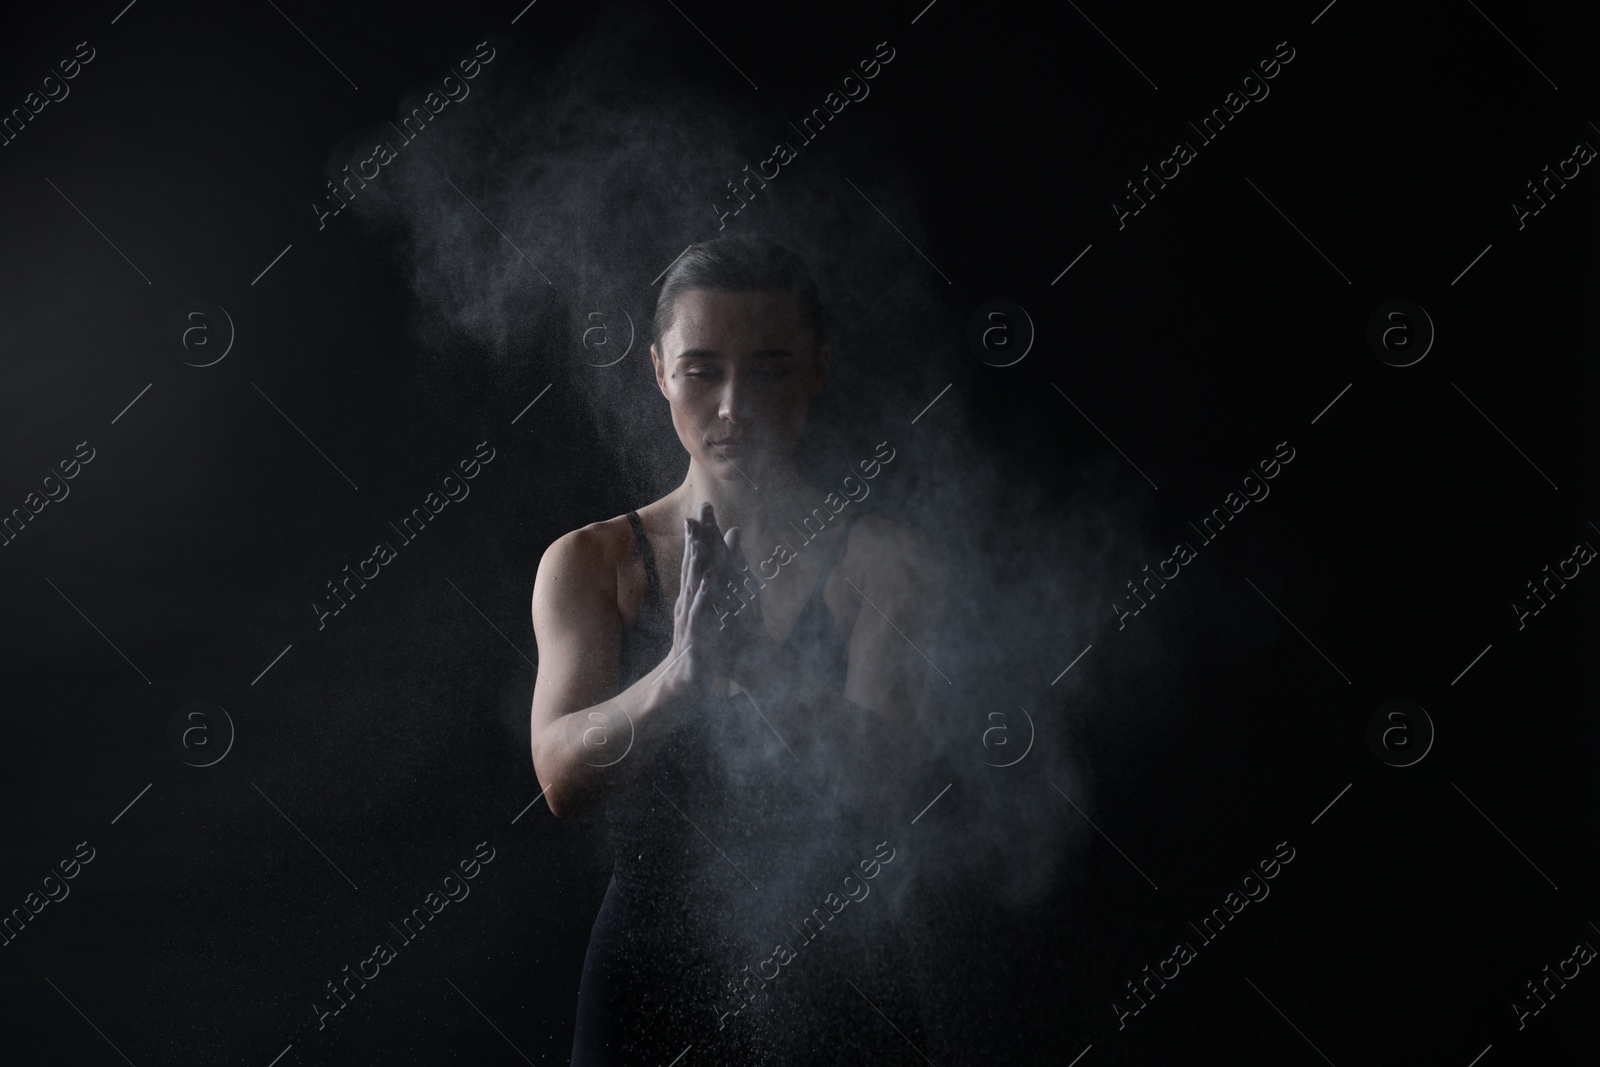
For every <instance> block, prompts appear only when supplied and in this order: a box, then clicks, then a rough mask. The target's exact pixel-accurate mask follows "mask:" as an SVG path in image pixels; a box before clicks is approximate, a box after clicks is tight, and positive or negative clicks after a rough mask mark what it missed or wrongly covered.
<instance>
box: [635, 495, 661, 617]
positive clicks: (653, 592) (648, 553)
mask: <svg viewBox="0 0 1600 1067" xmlns="http://www.w3.org/2000/svg"><path fill="white" fill-rule="evenodd" d="M628 524H629V525H630V526H632V527H633V546H634V548H636V549H638V551H639V558H640V559H642V560H644V573H645V575H646V576H647V577H648V578H649V579H650V599H652V600H654V601H657V602H659V601H660V600H661V581H660V579H659V578H657V577H656V556H655V552H654V550H652V549H651V547H650V539H649V538H647V537H645V535H644V523H642V522H640V521H639V513H638V512H637V511H630V512H628Z"/></svg>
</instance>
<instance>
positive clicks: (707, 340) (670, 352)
mask: <svg viewBox="0 0 1600 1067" xmlns="http://www.w3.org/2000/svg"><path fill="white" fill-rule="evenodd" d="M828 355H829V353H828V346H827V345H823V346H822V349H821V351H816V350H814V349H813V346H812V333H811V330H810V328H809V327H807V326H806V324H805V322H804V320H803V319H802V318H801V317H800V306H799V302H798V301H797V300H796V299H795V297H794V294H792V293H789V292H786V291H784V290H781V289H778V290H763V291H758V292H752V293H729V292H723V291H720V290H713V289H690V290H687V291H685V292H684V293H683V294H681V295H680V296H679V297H678V299H677V303H676V306H675V307H674V308H673V316H672V328H671V329H670V330H668V331H667V332H666V333H665V334H663V335H662V338H661V341H660V344H659V346H657V345H652V346H651V347H650V358H651V360H652V362H653V363H654V364H655V371H656V385H657V386H658V387H659V388H660V389H661V393H662V395H663V396H665V397H666V398H667V399H668V400H669V401H670V402H671V404H672V425H673V427H674V428H675V429H676V430H677V431H678V440H679V441H681V442H682V443H683V447H684V448H685V449H686V450H687V451H688V453H689V455H690V456H692V457H694V458H695V459H696V460H698V461H699V463H700V465H701V466H703V467H705V468H706V469H707V470H709V471H711V472H713V473H714V474H717V475H719V476H721V477H723V478H726V479H730V480H731V479H742V478H744V477H752V478H753V477H754V475H755V472H756V471H757V470H761V469H770V468H773V467H775V466H781V465H786V464H789V463H791V462H792V461H793V457H794V449H795V444H796V443H797V442H798V441H799V440H800V432H801V431H802V430H803V429H805V424H806V408H807V407H808V406H809V405H810V403H811V398H812V397H814V396H816V395H817V393H818V392H820V391H821V390H822V383H823V380H824V378H825V377H826V375H827V369H828Z"/></svg>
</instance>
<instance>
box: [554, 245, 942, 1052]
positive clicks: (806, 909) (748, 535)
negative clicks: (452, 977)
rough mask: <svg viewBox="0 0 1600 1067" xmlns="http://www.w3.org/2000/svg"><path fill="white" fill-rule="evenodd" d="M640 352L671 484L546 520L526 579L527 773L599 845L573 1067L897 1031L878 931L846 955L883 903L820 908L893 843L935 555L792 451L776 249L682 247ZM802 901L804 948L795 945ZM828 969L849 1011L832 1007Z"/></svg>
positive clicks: (801, 333)
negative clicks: (601, 882) (616, 507)
mask: <svg viewBox="0 0 1600 1067" xmlns="http://www.w3.org/2000/svg"><path fill="white" fill-rule="evenodd" d="M650 355H651V361H652V363H653V365H654V368H655V379H656V385H657V387H658V388H659V389H660V392H661V395H662V396H663V397H664V398H665V399H666V400H667V402H668V405H669V414H670V416H671V419H672V424H673V427H674V429H675V430H676V432H677V436H678V440H679V442H680V443H681V444H682V446H683V449H684V451H685V452H687V453H688V471H687V473H686V474H685V476H684V479H683V482H682V484H681V485H679V486H678V487H677V488H676V489H674V490H672V492H670V493H668V494H667V495H666V496H664V497H662V498H661V499H660V500H657V501H655V502H654V503H651V504H647V505H645V506H644V507H642V508H640V509H638V510H637V511H630V512H628V513H627V515H626V516H618V517H617V518H614V519H609V520H606V521H604V522H596V523H592V524H590V525H588V526H585V527H583V528H582V529H579V530H574V531H572V532H571V533H568V534H566V535H564V536H562V537H560V538H558V539H557V540H556V541H555V542H554V543H553V544H552V545H551V546H550V547H549V549H548V550H546V552H545V554H544V558H543V559H542V560H541V561H540V564H539V571H538V577H537V579H536V581H535V585H534V592H533V626H534V633H535V637H536V638H537V641H538V647H539V672H538V680H537V683H536V685H535V688H534V696H533V708H532V755H533V762H534V769H535V771H536V773H537V775H538V778H539V783H540V785H541V786H542V787H543V789H544V794H543V795H544V797H545V799H546V801H547V802H548V804H549V805H550V810H551V812H552V813H554V814H555V815H557V816H560V817H566V816H569V815H571V814H573V813H576V812H579V811H582V810H585V809H587V808H589V807H590V806H592V805H595V804H599V803H602V802H603V803H604V804H605V806H606V809H607V815H608V819H609V822H610V825H611V832H612V840H613V845H614V848H615V851H616V865H615V870H614V873H613V875H612V880H611V883H610V885H609V886H608V888H607V891H606V896H605V900H604V903H603V904H602V906H601V910H600V914H599V917H598V918H597V919H596V922H595V927H594V933H593V935H592V937H591V941H590V946H589V952H588V956H587V958H586V960H585V965H584V975H583V981H582V984H581V986H580V991H579V1006H578V1027H577V1037H576V1040H575V1043H574V1050H573V1063H574V1064H578V1065H585V1064H602V1063H613V1062H616V1063H622V1062H628V1063H648V1062H660V1063H665V1062H667V1061H668V1060H669V1059H671V1058H673V1057H675V1056H677V1055H679V1054H680V1053H681V1052H683V1051H684V1050H685V1048H686V1047H696V1046H701V1047H702V1051H703V1052H706V1051H710V1050H711V1049H712V1048H713V1047H715V1048H718V1049H720V1050H721V1051H720V1052H719V1053H717V1054H716V1055H715V1056H710V1057H707V1058H705V1059H700V1060H698V1061H697V1062H766V1059H764V1057H771V1058H773V1062H777V1061H780V1060H781V1061H782V1062H799V1061H800V1060H801V1059H804V1058H805V1057H807V1056H818V1057H831V1055H833V1054H834V1053H830V1052H828V1051H827V1050H829V1049H832V1050H835V1051H836V1050H838V1049H842V1048H846V1047H857V1048H858V1047H859V1046H860V1045H861V1043H862V1042H867V1043H869V1044H870V1043H873V1042H876V1041H878V1040H880V1039H883V1038H884V1034H879V1033H877V1032H876V1031H879V1030H881V1031H884V1032H886V1035H887V1039H888V1040H892V1041H893V1042H895V1043H896V1045H897V1046H898V1048H899V1050H900V1051H901V1052H902V1053H904V1052H907V1051H908V1050H907V1049H905V1046H904V1044H900V1042H901V1040H902V1038H903V1037H904V1034H905V1033H914V1030H915V1020H914V1019H909V1018H905V1017H903V1016H902V1017H901V1018H898V1019H894V1015H893V1013H892V1012H890V1011H889V1008H888V1007H886V1006H885V1003H884V1001H885V1000H888V1001H890V1002H891V1003H895V1004H901V1002H900V1001H897V1000H896V999H895V998H896V997H897V996H903V994H904V990H902V989H899V988H898V987H896V986H895V981H894V979H893V978H892V977H891V976H890V975H889V974H887V973H886V972H887V971H888V970H889V969H888V968H887V967H885V966H883V965H881V964H880V963H878V962H875V961H876V960H881V959H882V955H881V953H882V952H887V951H888V947H887V944H886V943H881V944H880V945H879V948H878V951H879V955H878V956H876V957H874V958H873V959H868V958H866V953H864V952H863V950H862V947H861V944H860V943H859V942H860V940H861V936H862V935H863V934H865V933H866V931H867V930H868V929H869V928H870V927H871V926H872V925H873V924H874V923H875V922H878V923H881V920H882V918H883V917H884V916H885V915H887V914H888V911H889V909H888V907H887V906H886V904H887V902H886V901H885V902H880V904H879V905H876V907H877V908H878V912H879V914H878V915H877V917H876V918H874V917H873V916H872V915H870V914H868V917H866V918H862V917H861V914H860V913H870V911H871V909H872V908H873V907H874V905H865V906H863V907H861V908H858V909H857V914H856V915H851V914H848V913H844V912H843V909H842V906H840V907H836V906H835V903H834V902H835V901H839V900H842V899H843V898H840V897H839V896H838V894H837V892H835V891H836V890H837V889H838V887H839V885H840V884H841V879H842V878H846V877H848V878H853V879H854V885H855V886H856V887H857V889H855V890H851V889H849V885H850V884H851V883H850V882H845V883H844V884H845V886H846V892H848V893H850V894H851V896H850V900H851V901H863V902H864V900H865V896H866V894H867V893H870V891H871V886H870V885H868V884H866V881H865V880H866V879H867V878H869V877H877V876H880V875H881V874H883V873H884V865H885V864H892V856H893V854H894V853H895V849H894V846H893V843H892V842H887V841H882V840H881V839H882V838H884V837H885V836H894V835H896V834H898V833H899V831H898V830H891V829H888V827H889V826H890V824H889V823H887V822H885V821H884V819H885V817H886V816H887V815H888V814H889V813H891V812H895V811H898V810H900V809H902V808H903V806H904V804H906V803H907V802H909V800H910V799H912V798H910V797H909V796H908V795H907V794H906V789H907V787H908V785H909V781H910V774H911V772H912V771H913V770H914V768H915V767H916V765H917V763H918V761H919V760H920V759H921V758H922V757H923V755H924V748H923V742H922V740H921V737H920V732H919V730H918V719H919V714H920V712H921V709H922V708H923V706H924V704H925V692H926V690H927V688H928V685H929V682H930V676H933V675H934V672H933V671H932V669H931V668H930V667H929V665H928V663H927V661H926V660H924V659H923V658H922V653H921V652H919V651H918V649H927V648H929V647H931V645H932V643H933V640H934V634H935V632H936V627H937V622H938V618H939V614H940V610H941V593H940V586H939V583H938V578H937V574H938V566H937V561H936V560H935V559H934V558H933V555H932V553H931V552H930V550H929V549H928V547H927V546H926V544H925V543H924V542H923V541H922V540H921V539H919V538H918V537H916V536H915V535H913V534H912V533H910V532H909V531H907V530H905V529H904V528H902V527H900V526H898V525H896V524H894V523H892V522H890V521H889V520H887V519H885V518H882V517H880V516H877V515H871V514H866V515H863V514H861V513H860V512H861V509H860V506H859V504H857V503H855V502H854V500H855V499H856V498H855V497H854V495H853V494H852V499H851V500H850V501H845V500H844V499H843V498H842V497H840V496H839V495H838V494H837V493H830V492H826V491H824V490H821V489H818V488H816V487H814V486H812V485H809V484H807V483H806V481H805V480H804V479H803V478H801V476H800V475H799V473H798V472H797V470H796V467H795V449H796V446H797V444H798V442H799V439H800V436H801V431H802V430H803V429H804V427H805V421H806V411H807V407H808V405H809V403H810V401H811V399H812V398H813V397H815V396H816V395H817V394H818V393H819V392H820V391H821V390H822V388H823V384H824V382H825V381H826V376H827V370H828V362H829V359H830V356H831V353H830V349H829V346H828V343H827V338H826V334H825V322H824V317H823V311H822V306H821V302H820V300H819V299H818V295H817V288H816V285H815V283H814V282H813V280H812V279H811V277H810V275H809V273H808V272H807V270H806V268H805V266H804V264H803V263H801V261H800V260H799V259H798V257H796V256H795V255H794V254H793V253H792V252H789V251H788V250H787V249H783V248H781V247H779V246H776V245H772V244H770V243H767V242H762V241H756V240H750V239H743V238H720V239H717V240H713V241H709V242H706V243H704V244H700V245H697V246H693V247H691V248H690V249H689V250H688V251H686V252H685V253H684V255H683V256H681V257H680V258H679V259H678V260H677V262H676V263H675V264H674V265H673V267H672V269H671V271H670V272H669V273H668V275H667V277H666V280H665V281H664V282H663V284H662V287H661V291H660V294H659V298H658V301H657V305H656V313H655V319H654V323H653V340H652V344H651V346H650ZM886 447H887V443H885V445H883V446H880V454H879V460H884V459H892V458H893V450H892V448H891V449H889V454H888V456H887V457H884V456H883V455H882V449H884V448H886ZM861 469H862V471H863V476H865V472H866V471H873V473H880V472H881V465H880V463H879V462H878V461H874V462H872V463H871V464H870V465H869V464H868V462H867V461H863V462H862V464H861ZM863 496H864V494H863ZM799 516H805V517H806V521H805V522H804V524H803V525H801V526H797V525H795V524H794V522H793V519H794V518H796V517H799ZM857 520H859V521H857ZM725 528H726V532H725V533H724V529H725ZM797 533H800V534H804V535H806V537H807V538H809V540H802V538H801V537H799V536H797ZM768 545H771V546H773V549H772V550H771V551H770V552H769V551H768V550H767V549H766V546H768ZM746 547H748V548H749V549H750V557H748V558H747V557H746V555H745V552H744V549H745V548H746ZM751 559H755V560H758V561H759V563H758V564H757V565H756V566H753V567H752V565H751V562H750V561H751ZM668 590H672V591H675V592H673V593H672V594H671V595H672V600H671V601H670V602H669V600H668V593H667V591H668ZM897 825H898V826H904V825H905V820H899V821H898V824H897ZM868 837H873V838H877V839H878V840H876V841H873V842H870V843H869V842H868V841H867V838H868ZM867 857H873V858H871V859H868V858H867ZM885 857H888V858H885ZM858 862H859V867H857V866H852V864H856V863H858ZM869 864H870V866H869ZM868 870H872V871H873V875H871V876H869V875H867V874H866V873H865V872H866V871H868ZM846 872H848V873H846ZM888 881H890V879H886V880H885V882H888ZM878 884H879V886H880V887H881V886H882V885H883V884H884V883H878ZM857 894H860V895H857ZM822 900H827V901H828V906H827V907H826V908H822V907H813V905H816V904H817V903H818V902H819V901H822ZM812 916H814V917H812ZM796 920H799V921H798V922H797V921H796ZM847 920H848V921H847ZM824 921H826V922H827V923H828V925H829V927H830V929H829V930H828V934H829V935H830V936H829V937H827V938H824V940H825V941H831V942H832V943H831V944H828V945H820V944H819V945H818V946H817V947H815V948H807V947H806V946H807V945H809V944H811V942H812V941H814V940H816V939H817V937H818V934H817V930H818V929H819V928H820V927H821V926H822V925H823V923H824ZM835 930H843V932H841V933H835V932H834V931H835ZM783 939H786V940H783ZM852 939H854V940H852ZM778 940H783V945H782V947H784V948H787V952H783V951H778V950H775V947H774V944H773V942H774V941H778ZM819 956H822V957H826V958H825V959H822V960H819V959H818V957H819ZM801 957H805V958H804V959H802V958H801ZM758 972H759V973H758ZM840 976H842V977H845V978H848V979H849V980H850V984H853V985H854V986H856V992H857V993H859V994H860V995H861V1000H868V1001H869V1004H868V1005H863V1004H862V1003H861V1000H850V1002H848V1003H846V1000H847V998H853V997H854V996H855V994H852V993H851V992H850V988H849V985H847V984H845V983H843V982H839V981H837V978H838V977H840ZM874 983H876V988H877V989H878V995H877V996H873V995H871V992H870V990H869V989H868V987H869V986H872V985H873V984H874ZM891 987H893V988H891ZM880 998H882V999H880ZM869 1006H870V1007H869ZM901 1006H902V1007H904V1005H903V1004H901ZM880 1010H881V1011H883V1012H884V1015H879V1014H877V1013H878V1012H879V1011H880ZM885 1016H887V1017H888V1018H891V1019H894V1024H893V1025H894V1026H897V1027H899V1031H896V1030H894V1029H892V1028H891V1026H888V1025H885ZM869 1027H870V1028H872V1032H870V1033H869V1032H867V1031H868V1028H869ZM902 1032H903V1033H902ZM897 1033H900V1036H896V1034H897ZM906 1040H909V1038H906ZM658 1057H664V1058H660V1059H657V1058H658Z"/></svg>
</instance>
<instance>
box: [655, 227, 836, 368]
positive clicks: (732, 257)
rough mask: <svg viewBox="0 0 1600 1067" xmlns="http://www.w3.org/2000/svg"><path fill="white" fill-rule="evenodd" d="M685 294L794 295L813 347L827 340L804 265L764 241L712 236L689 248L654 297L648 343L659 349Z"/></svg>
mask: <svg viewBox="0 0 1600 1067" xmlns="http://www.w3.org/2000/svg"><path fill="white" fill-rule="evenodd" d="M689 289H714V290H718V291H721V292H726V293H751V292H758V291H761V290H765V289H783V290H786V291H787V292H790V293H792V294H793V295H794V298H795V302H796V303H797V304H799V306H800V319H801V321H802V322H804V323H805V324H806V325H807V326H809V327H810V328H811V336H812V339H813V342H814V345H815V347H816V348H818V349H820V348H821V347H822V343H823V341H825V340H826V339H827V324H826V321H825V319H824V318H823V314H822V298H821V297H820V296H818V294H817V283H816V281H815V280H813V279H812V277H811V271H810V270H809V269H807V267H806V264H805V261H804V260H802V259H801V258H800V257H799V256H797V255H795V254H794V252H792V251H790V250H789V249H787V248H785V247H784V246H783V245H780V244H778V243H777V242H775V241H770V240H767V239H766V238H764V237H734V236H731V235H730V236H728V237H715V238H712V239H711V240H709V241H701V242H700V243H699V244H696V245H690V246H689V247H688V249H687V250H685V251H684V253H683V255H681V256H679V257H678V259H677V261H676V262H674V263H673V264H672V267H671V268H670V269H669V270H668V271H667V278H666V281H664V282H662V283H661V292H660V293H659V294H658V295H657V296H656V313H655V318H654V319H653V320H652V322H651V335H650V343H651V344H653V345H657V346H659V345H660V343H661V338H662V336H663V335H664V334H666V332H667V331H668V330H670V329H671V328H672V316H673V312H674V310H675V308H676V306H677V303H678V297H680V296H681V295H683V293H684V292H685V291H687V290H689Z"/></svg>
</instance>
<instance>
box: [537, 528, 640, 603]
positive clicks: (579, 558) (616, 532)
mask: <svg viewBox="0 0 1600 1067" xmlns="http://www.w3.org/2000/svg"><path fill="white" fill-rule="evenodd" d="M630 526H631V524H630V523H629V521H628V516H627V515H617V516H614V517H613V518H609V519H600V520H598V521H596V522H591V523H589V524H588V525H587V526H580V527H578V528H577V529H576V530H569V531H567V532H566V533H564V534H562V535H561V536H560V537H558V538H556V539H555V540H554V541H552V542H550V545H549V547H548V548H546V549H545V550H544V555H543V556H542V557H541V558H540V560H539V575H538V578H537V579H536V580H535V590H537V589H538V588H539V586H541V585H544V584H547V581H549V580H553V579H555V578H556V577H557V576H559V577H561V578H571V579H576V580H578V581H582V582H584V583H585V584H591V583H592V584H601V585H605V584H610V585H612V586H614V585H615V583H616V575H617V568H618V566H619V565H620V564H622V563H624V562H625V561H626V560H627V559H628V557H629V556H630V555H632V554H634V553H635V551H636V549H635V547H634V543H633V530H632V529H631V528H630Z"/></svg>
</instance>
